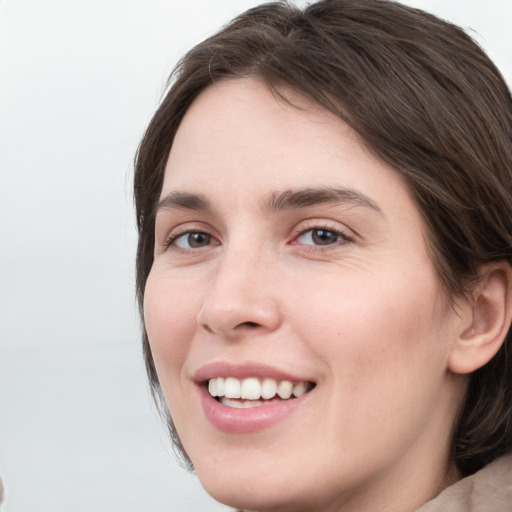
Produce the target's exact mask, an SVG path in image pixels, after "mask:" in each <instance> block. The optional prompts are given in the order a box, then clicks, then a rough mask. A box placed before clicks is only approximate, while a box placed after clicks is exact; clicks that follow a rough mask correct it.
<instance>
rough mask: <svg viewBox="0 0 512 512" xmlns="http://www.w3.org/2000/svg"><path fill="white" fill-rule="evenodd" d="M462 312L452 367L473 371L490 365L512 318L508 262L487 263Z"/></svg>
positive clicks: (511, 291)
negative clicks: (469, 300) (464, 311)
mask: <svg viewBox="0 0 512 512" xmlns="http://www.w3.org/2000/svg"><path fill="white" fill-rule="evenodd" d="M480 275H481V279H480V280H479V282H478V283H477V284H476V285H475V287H474V289H473V292H472V298H473V300H472V302H471V303H467V304H466V305H465V306H464V307H465V308H467V311H466V313H467V314H463V315H462V317H461V318H462V319H463V324H462V325H461V329H460V331H461V332H460V334H459V335H458V336H457V339H456V340H455V343H454V345H453V347H452V350H451V353H450V358H449V361H448V366H449V369H450V370H451V371H452V372H454V373H458V374H467V373H471V372H473V371H475V370H477V369H478V368H481V367H482V366H484V365H485V364H487V363H488V362H489V361H490V360H491V359H492V358H493V357H494V355H495V354H496V353H497V352H498V350H499V349H500V347H501V346H502V344H503V342H504V340H505V338H506V336H507V333H508V330H509V328H510V323H511V321H512V269H511V267H510V265H509V264H508V263H507V262H506V261H499V262H495V263H491V264H489V265H485V267H483V268H482V269H481V273H480Z"/></svg>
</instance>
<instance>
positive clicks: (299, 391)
mask: <svg viewBox="0 0 512 512" xmlns="http://www.w3.org/2000/svg"><path fill="white" fill-rule="evenodd" d="M307 390H308V386H307V385H306V383H305V382H299V383H298V384H295V386H293V396H295V397H297V398H298V397H299V396H302V395H303V394H304V393H305V392H306V391H307Z"/></svg>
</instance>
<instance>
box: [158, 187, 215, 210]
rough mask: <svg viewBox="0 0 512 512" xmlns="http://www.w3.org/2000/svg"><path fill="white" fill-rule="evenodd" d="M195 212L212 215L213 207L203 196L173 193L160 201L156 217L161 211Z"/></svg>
mask: <svg viewBox="0 0 512 512" xmlns="http://www.w3.org/2000/svg"><path fill="white" fill-rule="evenodd" d="M172 209H180V210H195V211H201V212H205V213H212V210H213V209H212V206H211V204H210V202H209V201H208V199H206V196H204V195H203V194H192V193H190V192H179V191H178V192H171V193H170V194H167V195H166V196H164V197H162V198H161V199H160V201H158V203H157V205H156V208H155V215H156V214H157V213H158V212H159V211H160V210H172Z"/></svg>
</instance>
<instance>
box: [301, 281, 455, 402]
mask: <svg viewBox="0 0 512 512" xmlns="http://www.w3.org/2000/svg"><path fill="white" fill-rule="evenodd" d="M382 275H385V276H386V277H385V278H382V277H380V278H379V277H378V276H376V275H371V276H368V277H367V278H364V279H363V278H362V277H361V274H357V273H356V272H354V273H353V274H352V275H346V276H345V278H344V279H343V280H342V282H341V283H340V284H339V285H333V283H336V281H334V280H333V281H331V282H330V286H329V287H327V286H326V287H324V290H326V291H325V292H324V293H323V294H322V293H321V292H319V291H316V292H315V289H314V287H312V288H311V289H310V290H308V291H306V292H305V293H303V294H302V296H303V297H304V299H303V300H302V301H301V304H300V305H297V306H296V307H297V308H300V310H301V312H302V315H300V314H299V312H298V311H297V312H296V317H298V318H304V319H306V320H305V321H304V323H303V325H302V327H299V330H302V331H303V332H308V339H309V342H310V344H311V345H312V346H313V348H314V350H315V352H316V353H317V354H318V355H319V357H320V358H321V359H323V360H326V361H329V364H330V367H331V373H332V377H333V378H336V376H338V375H343V376H345V377H347V378H349V377H350V378H353V380H354V382H357V383H361V385H364V383H365V382H366V383H369V382H372V381H375V379H376V378H378V379H380V381H381V382H386V383H389V384H390V385H391V384H392V383H393V382H395V383H397V382H399V381H403V384H404V385H405V386H407V382H406V381H407V380H408V379H411V382H414V381H415V380H416V375H418V372H419V373H420V374H421V373H432V371H435V372H437V374H436V375H435V377H434V378H438V377H440V375H441V373H442V372H443V371H444V362H445V358H446V354H447V347H448V346H449V345H448V341H449V336H448V334H447V333H448V331H447V329H446V324H447V319H448V317H450V314H451V310H450V308H449V306H448V305H447V301H446V299H445V297H444V294H443V292H442V290H441V289H440V286H439V284H438V283H437V280H436V278H435V276H433V275H429V274H427V275H428V276H429V278H426V279H424V280H423V281H422V282H419V281H418V280H417V279H416V280H415V279H410V278H404V276H403V274H399V275H398V273H397V275H395V276H393V274H392V273H391V272H388V273H382ZM317 284H318V283H317ZM316 290H318V287H316ZM320 295H322V296H320ZM306 313H307V314H306ZM311 319H313V320H311ZM354 385H355V384H354ZM379 388H380V385H379V386H378V387H377V389H376V392H377V393H379Z"/></svg>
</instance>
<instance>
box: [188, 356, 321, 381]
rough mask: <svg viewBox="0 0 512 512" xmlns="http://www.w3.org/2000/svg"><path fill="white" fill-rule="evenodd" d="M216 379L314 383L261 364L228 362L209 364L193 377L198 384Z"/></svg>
mask: <svg viewBox="0 0 512 512" xmlns="http://www.w3.org/2000/svg"><path fill="white" fill-rule="evenodd" d="M216 377H235V378H237V379H246V378H249V377H256V378H261V379H265V378H269V379H274V380H277V381H283V380H289V381H291V382H313V381H312V380H311V379H309V378H304V377H299V376H297V375H291V374H290V373H288V372H286V371H283V370H280V369H279V368H275V367H273V366H269V365H266V364H261V363H243V364H233V363H229V362H226V361H218V362H214V363H208V364H206V365H204V366H202V367H201V368H199V370H197V371H196V372H195V373H194V375H193V380H195V381H196V382H205V381H208V380H210V379H214V378H216Z"/></svg>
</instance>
